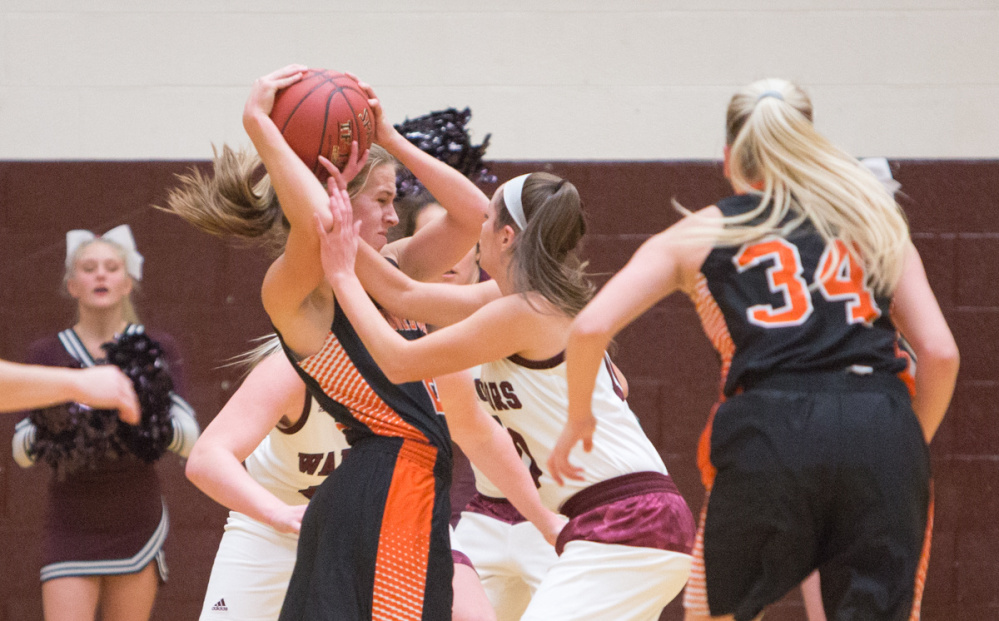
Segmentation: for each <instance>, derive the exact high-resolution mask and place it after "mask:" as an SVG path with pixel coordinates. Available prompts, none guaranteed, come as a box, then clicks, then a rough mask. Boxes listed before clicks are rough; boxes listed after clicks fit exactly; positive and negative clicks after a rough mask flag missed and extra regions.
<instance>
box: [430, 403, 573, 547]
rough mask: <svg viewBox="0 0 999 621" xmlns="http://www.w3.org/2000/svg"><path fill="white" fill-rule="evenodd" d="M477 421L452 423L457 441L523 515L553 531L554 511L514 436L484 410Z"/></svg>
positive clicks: (537, 524)
mask: <svg viewBox="0 0 999 621" xmlns="http://www.w3.org/2000/svg"><path fill="white" fill-rule="evenodd" d="M450 420H451V419H450V418H449V421H450ZM476 420H477V422H474V423H471V424H468V423H466V424H459V425H454V426H452V437H453V438H454V441H455V442H456V443H457V444H458V446H460V447H461V450H462V452H464V453H465V455H466V456H467V457H468V459H469V461H471V462H472V463H473V464H475V467H476V468H478V469H479V471H480V472H482V474H483V476H485V477H486V478H487V479H489V481H490V482H491V483H493V484H494V485H495V486H496V487H497V488H499V490H500V491H501V492H503V495H504V496H506V497H507V499H508V500H509V501H510V503H511V504H513V506H514V507H516V509H517V510H518V511H520V513H521V515H523V516H524V517H525V518H527V519H528V520H529V521H530V522H531V523H532V524H534V525H535V526H536V527H537V528H538V530H540V531H541V532H542V533H544V532H545V530H546V529H547V530H550V529H551V528H552V518H553V514H552V512H551V511H550V510H548V509H547V508H546V507H545V506H544V505H543V504H542V502H541V497H540V496H539V495H538V488H537V486H536V485H535V484H534V480H533V479H532V478H531V474H530V473H529V472H528V470H527V467H526V466H525V465H524V462H523V461H521V459H520V456H519V455H518V454H517V449H516V448H515V447H514V446H513V442H511V440H510V435H509V434H508V433H507V432H506V430H505V429H503V428H502V427H501V426H500V425H498V424H496V422H495V421H493V420H492V419H491V418H489V416H488V415H486V414H485V413H484V412H483V413H482V414H481V416H479V417H476Z"/></svg>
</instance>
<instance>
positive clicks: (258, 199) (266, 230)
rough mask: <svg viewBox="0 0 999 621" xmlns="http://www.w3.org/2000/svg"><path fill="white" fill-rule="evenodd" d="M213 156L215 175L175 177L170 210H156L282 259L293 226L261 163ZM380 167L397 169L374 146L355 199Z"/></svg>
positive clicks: (226, 153)
mask: <svg viewBox="0 0 999 621" xmlns="http://www.w3.org/2000/svg"><path fill="white" fill-rule="evenodd" d="M212 150H213V152H214V158H213V160H212V167H213V169H214V174H213V175H211V176H209V175H206V174H204V173H203V172H201V171H200V170H198V169H197V168H192V169H191V170H190V171H188V172H187V173H184V174H180V175H177V180H178V182H179V184H178V185H177V187H174V188H172V189H171V190H170V193H169V195H168V196H167V201H166V202H167V206H166V207H157V208H158V209H163V210H164V211H169V212H172V213H175V214H177V215H178V216H180V217H181V218H183V219H184V220H187V221H188V222H190V223H191V224H193V225H194V226H195V228H197V229H199V230H201V231H204V232H206V233H210V234H212V235H217V236H219V237H236V238H239V239H245V240H251V241H253V242H255V243H258V244H260V245H262V246H265V247H267V248H269V249H270V250H271V251H272V252H273V254H275V255H278V254H280V253H281V252H282V251H283V250H284V246H285V243H286V242H287V241H288V229H289V225H288V221H287V220H286V219H285V218H284V215H283V213H282V212H281V205H280V203H279V202H278V200H277V194H276V193H275V192H274V187H273V186H272V185H271V180H270V177H269V176H268V175H267V174H266V171H265V170H263V164H262V162H261V161H260V157H259V156H258V155H257V154H256V153H254V152H252V151H249V150H239V151H237V150H235V149H233V148H231V147H229V146H228V145H222V152H221V153H219V151H218V150H217V149H215V148H214V147H213V148H212ZM380 166H392V167H393V168H395V167H396V160H395V158H393V157H392V155H391V154H389V152H388V151H386V150H385V149H383V148H382V147H380V146H378V145H371V150H370V152H369V153H368V161H367V162H366V163H365V165H364V167H363V168H362V169H361V171H360V172H359V173H358V174H357V176H356V177H354V178H353V179H351V181H350V182H349V183H348V184H347V192H348V193H349V194H350V196H351V198H353V197H356V196H357V195H358V194H360V193H361V191H363V190H364V187H365V185H367V182H368V177H369V176H370V175H371V171H372V170H374V169H375V168H378V167H380Z"/></svg>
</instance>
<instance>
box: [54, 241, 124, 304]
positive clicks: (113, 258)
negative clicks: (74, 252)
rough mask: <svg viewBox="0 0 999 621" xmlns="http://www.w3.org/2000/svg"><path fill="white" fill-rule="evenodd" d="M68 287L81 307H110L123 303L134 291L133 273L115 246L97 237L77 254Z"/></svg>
mask: <svg viewBox="0 0 999 621" xmlns="http://www.w3.org/2000/svg"><path fill="white" fill-rule="evenodd" d="M66 288H67V289H68V290H69V294H70V295H71V296H73V298H74V299H76V301H77V303H78V304H79V305H80V306H81V307H85V308H91V309H108V308H114V307H116V306H120V305H121V304H122V302H123V301H124V300H125V298H126V297H127V296H128V294H129V293H131V292H132V277H131V276H129V275H128V272H127V271H125V261H124V259H122V257H121V255H120V254H118V250H117V249H116V248H114V247H113V246H111V245H110V244H106V243H104V242H101V241H95V242H92V243H90V244H88V245H87V246H86V247H84V249H83V250H82V251H80V253H79V255H78V256H77V257H76V263H74V265H73V272H72V275H71V276H70V278H69V280H67V281H66Z"/></svg>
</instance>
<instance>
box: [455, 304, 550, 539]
mask: <svg viewBox="0 0 999 621" xmlns="http://www.w3.org/2000/svg"><path fill="white" fill-rule="evenodd" d="M452 286H453V285H452ZM435 382H436V384H437V388H438V389H439V392H440V398H441V403H442V404H443V406H444V412H445V415H446V416H447V422H448V428H449V429H450V430H451V437H452V438H453V439H454V441H455V442H456V443H457V444H458V446H460V447H461V450H462V451H463V452H464V453H465V455H466V456H468V459H469V460H470V461H471V462H472V463H473V464H475V466H476V467H477V468H478V469H479V470H481V471H482V474H483V475H485V477H486V478H487V479H489V481H491V482H492V483H493V484H495V485H496V487H498V488H499V489H500V491H502V492H503V494H504V495H506V497H507V498H508V499H509V500H510V502H511V503H512V504H513V506H514V507H516V508H517V510H518V511H520V513H521V514H522V515H523V516H524V517H526V518H527V519H528V520H530V521H531V523H532V524H534V526H536V527H537V529H538V530H539V531H541V534H542V535H544V537H545V539H546V540H547V541H548V543H550V544H552V545H555V540H556V538H558V534H559V532H560V531H561V530H562V527H563V526H564V525H565V520H564V519H563V518H561V517H559V516H558V514H556V513H554V512H553V511H550V510H548V509H546V508H545V507H544V505H543V504H541V497H540V496H539V495H538V489H537V486H536V485H535V483H534V479H532V478H531V474H530V473H529V472H528V471H527V467H526V466H525V465H524V462H523V461H521V459H520V456H519V455H518V454H517V449H516V448H514V446H513V442H512V441H511V440H510V435H509V434H508V433H507V432H506V430H505V429H503V427H501V426H500V425H499V424H498V423H497V422H496V421H495V420H493V419H492V417H490V416H489V415H488V414H486V413H485V412H484V411H483V410H482V407H481V406H480V405H479V398H478V395H477V394H476V392H475V386H474V384H473V383H472V376H471V374H470V373H469V372H468V371H462V372H459V373H452V374H449V375H441V376H438V377H436V378H435Z"/></svg>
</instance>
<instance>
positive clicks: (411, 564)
mask: <svg viewBox="0 0 999 621" xmlns="http://www.w3.org/2000/svg"><path fill="white" fill-rule="evenodd" d="M450 471H451V464H450V455H449V454H448V452H447V451H440V450H438V449H436V448H435V447H433V446H430V445H428V444H424V443H419V442H413V441H410V440H402V439H400V438H385V437H369V438H364V439H361V440H359V441H357V442H355V443H354V444H353V446H351V450H350V456H349V457H348V458H347V459H345V460H344V461H343V463H342V464H341V465H340V467H338V468H337V469H336V470H334V471H333V473H332V474H331V475H330V476H329V477H327V479H326V480H325V481H324V482H323V483H322V484H321V485H320V486H319V488H318V489H317V490H316V493H315V495H314V496H313V497H312V499H311V500H310V501H309V508H308V509H307V510H306V512H305V516H304V518H303V520H302V532H301V535H300V537H299V542H298V554H297V560H296V562H295V568H294V571H293V572H292V576H291V581H290V583H289V585H288V592H287V595H286V596H285V600H284V605H283V608H282V610H281V616H280V619H281V620H282V621H292V620H296V621H305V620H308V621H314V620H328V621H365V620H369V619H370V620H373V621H439V620H442V621H448V620H449V619H451V599H452V586H451V580H452V576H453V572H454V565H453V562H452V560H451V546H450V541H449V535H448V520H449V517H450V511H451V507H450V500H449V486H450Z"/></svg>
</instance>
